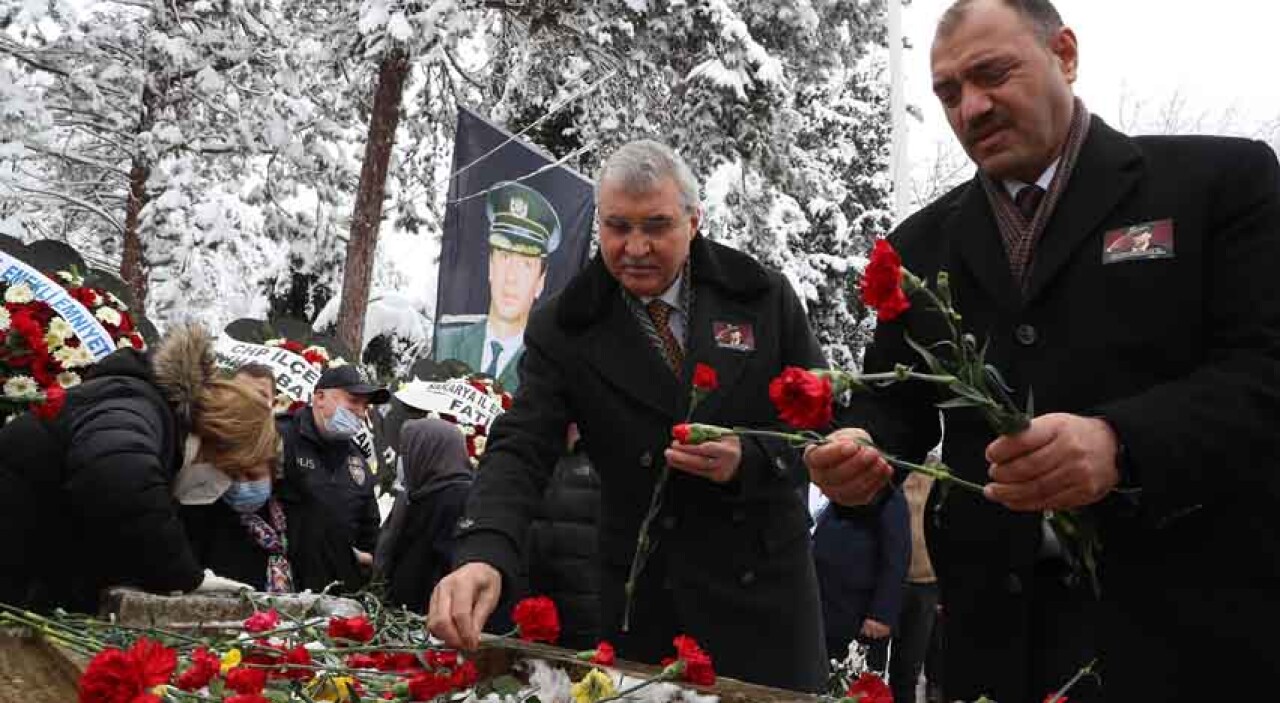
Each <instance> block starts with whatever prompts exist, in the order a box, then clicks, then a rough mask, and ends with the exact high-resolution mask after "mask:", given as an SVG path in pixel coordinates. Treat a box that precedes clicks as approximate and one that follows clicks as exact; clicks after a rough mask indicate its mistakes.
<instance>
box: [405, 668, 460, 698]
mask: <svg viewBox="0 0 1280 703" xmlns="http://www.w3.org/2000/svg"><path fill="white" fill-rule="evenodd" d="M452 690H453V681H452V676H450V675H442V674H437V673H435V672H432V671H424V672H422V673H420V674H417V675H416V676H414V677H413V678H411V679H409V700H412V701H429V700H431V699H433V698H435V697H436V696H441V695H444V694H446V693H448V692H449V691H452Z"/></svg>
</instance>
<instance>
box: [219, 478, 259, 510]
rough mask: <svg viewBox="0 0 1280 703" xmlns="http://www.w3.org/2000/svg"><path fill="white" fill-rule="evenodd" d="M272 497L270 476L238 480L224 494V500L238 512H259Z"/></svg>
mask: <svg viewBox="0 0 1280 703" xmlns="http://www.w3.org/2000/svg"><path fill="white" fill-rule="evenodd" d="M270 497H271V479H269V478H263V479H258V480H257V481H236V482H235V483H232V484H231V485H230V486H229V487H228V488H227V492H226V493H223V494H222V500H223V502H225V503H226V504H227V505H228V506H230V507H231V509H232V510H234V511H236V512H237V513H253V512H257V510H258V508H261V507H262V506H263V505H264V504H265V503H266V502H267V499H268V498H270Z"/></svg>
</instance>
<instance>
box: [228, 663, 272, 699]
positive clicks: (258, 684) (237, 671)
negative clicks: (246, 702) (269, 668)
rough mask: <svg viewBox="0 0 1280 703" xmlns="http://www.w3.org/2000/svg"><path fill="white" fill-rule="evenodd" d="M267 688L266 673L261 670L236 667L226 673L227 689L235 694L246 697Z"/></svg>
mask: <svg viewBox="0 0 1280 703" xmlns="http://www.w3.org/2000/svg"><path fill="white" fill-rule="evenodd" d="M266 686H267V672H266V671H265V670H263V669H248V668H245V667H243V666H237V667H236V668H234V669H232V670H231V671H228V672H227V688H229V689H231V690H232V691H235V692H236V693H243V694H245V695H248V694H250V693H262V689H263V688H266Z"/></svg>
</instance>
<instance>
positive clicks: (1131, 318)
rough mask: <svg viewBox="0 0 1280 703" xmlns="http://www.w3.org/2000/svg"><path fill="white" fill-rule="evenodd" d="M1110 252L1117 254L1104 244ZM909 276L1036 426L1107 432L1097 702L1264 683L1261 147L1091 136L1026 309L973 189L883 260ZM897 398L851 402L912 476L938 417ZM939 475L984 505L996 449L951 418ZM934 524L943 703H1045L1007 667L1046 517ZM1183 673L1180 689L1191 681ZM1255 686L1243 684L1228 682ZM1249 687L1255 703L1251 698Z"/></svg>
mask: <svg viewBox="0 0 1280 703" xmlns="http://www.w3.org/2000/svg"><path fill="white" fill-rule="evenodd" d="M1161 220H1172V227H1173V230H1174V233H1173V238H1174V242H1173V251H1174V255H1173V256H1172V257H1145V258H1144V257H1137V258H1128V257H1124V258H1119V259H1117V258H1116V257H1104V248H1105V243H1106V242H1107V241H1112V240H1114V238H1115V237H1116V236H1118V233H1117V230H1121V229H1122V228H1125V227H1128V226H1130V225H1135V224H1141V223H1147V222H1154V221H1161ZM1108 233H1111V236H1110V237H1108ZM891 239H892V241H893V243H894V244H895V246H896V247H897V248H898V250H899V252H900V253H901V255H902V258H903V261H904V264H905V266H906V267H907V268H909V269H910V270H912V271H914V272H915V273H916V274H918V275H920V276H922V277H924V278H926V279H930V280H931V279H933V277H934V276H935V274H936V273H937V272H938V271H939V270H943V269H945V270H947V271H949V272H950V282H951V287H952V290H953V291H954V296H955V299H956V302H957V306H958V308H959V311H960V313H961V314H962V316H963V326H964V328H965V329H966V330H968V331H970V332H972V333H974V334H975V335H976V336H977V338H978V340H979V341H980V342H981V341H984V340H985V341H988V342H989V344H990V347H989V351H988V360H989V361H990V362H991V363H993V364H994V365H995V366H996V367H997V368H999V369H1000V370H1001V371H1002V373H1003V374H1004V375H1005V377H1006V380H1007V381H1008V383H1009V384H1010V386H1011V387H1012V388H1013V389H1015V392H1016V396H1017V399H1018V401H1019V403H1020V404H1025V401H1026V398H1027V395H1028V393H1032V394H1033V396H1034V408H1035V411H1036V412H1037V414H1045V413H1050V412H1066V413H1074V414H1080V415H1086V416H1100V417H1103V418H1105V419H1106V420H1108V421H1109V422H1110V423H1111V424H1112V425H1113V426H1114V428H1115V430H1116V432H1117V434H1118V436H1119V439H1120V441H1121V443H1122V444H1123V445H1124V448H1125V450H1126V453H1127V455H1128V460H1127V462H1125V463H1126V467H1127V469H1128V471H1127V473H1130V474H1131V475H1132V481H1133V482H1134V483H1135V484H1136V485H1137V486H1138V487H1140V488H1141V492H1140V494H1138V495H1137V496H1136V497H1127V496H1120V495H1116V494H1112V495H1111V496H1109V497H1108V498H1106V499H1105V500H1103V501H1102V502H1101V503H1099V504H1097V505H1095V506H1093V507H1092V508H1090V510H1091V511H1092V512H1093V513H1094V514H1095V516H1096V517H1097V518H1098V519H1099V520H1100V521H1101V530H1102V539H1103V541H1104V550H1105V551H1104V553H1103V564H1102V604H1101V606H1102V607H1101V615H1100V618H1099V621H1098V622H1097V624H1096V628H1097V629H1096V632H1095V633H1094V634H1095V635H1096V637H1097V639H1096V641H1097V644H1098V646H1099V648H1100V651H1101V656H1102V668H1103V672H1104V673H1103V680H1104V687H1105V695H1106V699H1107V700H1109V701H1110V700H1114V701H1133V700H1188V698H1184V697H1180V696H1192V697H1194V696H1195V695H1196V691H1197V690H1198V689H1197V688H1196V686H1198V685H1201V683H1203V681H1202V680H1203V679H1204V677H1202V675H1201V672H1204V671H1225V670H1228V668H1230V669H1232V670H1237V671H1265V670H1274V669H1275V668H1276V666H1277V665H1280V648H1277V647H1276V646H1275V645H1274V643H1273V642H1271V641H1270V638H1271V636H1272V633H1274V632H1275V631H1276V627H1277V626H1278V625H1280V599H1277V598H1276V597H1275V593H1277V592H1280V591H1278V589H1280V521H1278V520H1277V519H1276V513H1277V508H1278V507H1280V471H1278V470H1277V468H1278V462H1280V432H1278V431H1277V428H1278V427H1280V287H1277V286H1276V285H1275V275H1276V272H1277V271H1280V169H1278V167H1277V163H1276V157H1275V155H1274V153H1273V152H1272V151H1271V149H1269V148H1268V147H1267V146H1265V145H1263V144H1261V143H1256V142H1249V141H1244V140H1238V139H1226V138H1210V137H1137V138H1129V137H1126V136H1124V135H1122V134H1120V133H1118V132H1116V131H1114V130H1112V129H1111V128H1109V127H1108V126H1107V125H1105V124H1104V123H1103V122H1102V121H1101V120H1099V119H1097V118H1094V120H1093V122H1092V125H1091V127H1090V130H1089V133H1088V137H1087V139H1086V141H1085V144H1084V147H1083V150H1082V152H1081V154H1080V157H1079V162H1078V164H1077V166H1076V167H1075V171H1074V173H1073V174H1072V175H1071V180H1070V181H1069V183H1068V185H1067V187H1066V191H1065V192H1064V194H1063V196H1062V199H1061V201H1060V202H1059V203H1058V206H1057V208H1056V210H1055V212H1054V213H1053V214H1052V218H1051V220H1050V221H1049V222H1048V226H1047V229H1046V231H1045V232H1044V234H1043V236H1042V238H1041V240H1040V242H1039V244H1038V247H1037V250H1036V253H1035V258H1034V262H1033V266H1032V269H1031V274H1030V281H1029V285H1028V287H1027V290H1026V291H1025V293H1024V292H1022V291H1020V290H1019V287H1018V286H1017V285H1016V284H1015V283H1014V281H1013V278H1012V276H1011V274H1010V272H1009V264H1008V259H1007V257H1006V255H1005V251H1004V248H1003V245H1002V242H1001V239H1000V234H999V232H998V230H997V228H996V224H995V221H994V218H993V215H992V213H991V210H990V206H989V204H988V202H987V199H986V196H985V194H984V192H983V189H982V187H981V185H980V184H979V183H978V182H977V181H976V180H975V181H973V182H970V183H968V184H965V185H963V186H960V187H959V188H956V189H955V190H953V191H951V192H950V193H948V194H947V195H945V196H943V197H942V198H940V199H939V200H938V201H936V202H934V203H933V204H932V205H930V206H928V207H926V208H925V209H923V210H922V211H920V212H919V213H917V214H916V215H914V216H913V217H911V218H909V219H908V220H907V221H906V222H904V223H903V224H902V225H901V226H900V227H899V228H898V229H897V231H896V232H894V234H893V235H892V237H891ZM937 324H938V323H937V318H936V316H935V315H934V314H933V313H931V312H929V311H927V310H926V309H925V306H924V305H923V303H922V302H920V301H918V300H917V302H916V304H915V305H914V307H913V308H912V309H911V310H910V311H909V312H907V313H906V314H905V315H904V316H902V317H901V318H899V319H898V320H896V321H894V322H891V323H885V324H881V325H880V326H879V329H878V330H877V332H876V337H875V342H874V344H873V345H872V346H871V347H870V348H869V349H868V351H867V355H866V370H867V371H883V370H888V369H890V368H892V367H893V365H894V364H895V363H908V364H918V363H919V359H918V357H917V356H916V355H915V354H914V353H913V352H912V351H911V350H910V349H909V348H908V347H907V345H906V344H905V343H904V332H909V333H910V335H911V337H912V338H914V339H916V340H920V341H924V342H928V341H930V340H934V339H938V338H939V337H940V336H941V330H940V329H939V328H938V326H937ZM933 392H934V391H933V389H932V388H929V387H925V386H923V385H913V384H902V385H898V386H895V387H893V388H891V389H888V390H886V391H883V392H877V393H875V394H871V395H868V396H865V397H862V398H859V399H858V405H857V406H855V408H854V414H855V415H857V416H859V417H858V419H857V420H856V421H857V422H859V423H860V424H862V425H864V426H866V427H867V428H868V429H869V430H870V431H871V433H872V435H873V436H874V437H875V439H876V441H877V442H878V443H880V444H882V445H883V446H885V447H886V448H887V449H888V450H889V451H892V452H894V453H896V454H898V455H900V456H903V457H907V458H914V459H922V458H923V457H924V456H925V454H926V452H927V451H928V450H929V449H930V448H932V447H933V446H934V445H935V444H936V442H937V441H938V439H939V429H940V428H939V422H938V413H937V411H936V410H935V408H934V406H933V404H934V403H935V402H936V401H938V400H940V398H939V397H938V396H936V395H934V394H933ZM945 422H946V436H945V441H944V444H943V450H942V456H943V459H944V461H946V462H947V463H948V465H950V466H951V467H952V468H953V469H955V470H956V471H957V472H958V473H959V474H960V475H961V476H963V477H965V478H968V479H969V480H971V481H977V482H986V481H987V469H988V466H987V462H986V461H985V459H984V455H983V452H984V449H985V447H986V446H987V444H988V443H989V442H990V441H992V440H993V439H994V436H993V434H992V431H991V430H990V429H988V428H987V426H986V425H985V423H984V422H983V420H982V418H981V417H979V416H978V414H977V413H975V412H973V411H969V410H961V411H955V410H949V411H947V412H946V413H945ZM929 514H930V516H931V517H930V519H928V520H926V527H927V533H928V539H929V549H930V553H931V555H932V558H933V564H934V568H935V569H936V570H937V573H938V578H939V581H940V585H941V591H942V599H943V603H944V608H945V609H946V613H947V637H948V640H949V642H951V643H954V644H955V646H952V647H949V648H948V652H947V657H948V659H947V685H948V688H949V691H948V696H949V697H964V698H965V699H966V700H967V699H969V698H971V697H976V695H977V694H978V693H981V692H985V693H988V694H989V695H992V697H994V698H995V699H997V700H1000V701H1028V700H1033V699H1034V700H1037V701H1038V700H1041V699H1042V698H1043V695H1044V693H1045V691H1029V690H1026V689H1027V679H1026V671H1025V668H1023V667H1020V666H1018V665H1016V664H1011V662H1017V661H1020V660H1021V659H1020V657H1023V656H1024V655H1025V653H1026V649H1027V647H1028V644H1029V642H1030V639H1029V638H1030V637H1031V633H1030V628H1031V622H1032V620H1033V614H1034V611H1035V608H1036V603H1037V594H1036V593H1035V592H1034V589H1033V588H1032V585H1033V583H1034V582H1033V579H1032V569H1033V567H1034V564H1035V561H1036V557H1037V550H1038V548H1039V543H1040V528H1039V522H1040V516H1039V514H1028V513H1013V512H1010V511H1007V510H1005V509H1003V508H1001V507H999V506H998V505H996V504H993V503H988V502H986V501H984V500H983V499H982V498H980V497H977V496H974V495H971V494H967V493H966V492H963V491H958V490H953V491H951V492H950V493H949V495H948V497H947V498H946V500H945V502H943V503H941V504H940V505H939V492H938V490H937V489H936V488H935V490H934V494H933V496H932V498H931V507H930V513H929ZM1191 663H1194V664H1195V665H1194V666H1191V665H1190V664H1191ZM1245 678H1247V677H1241V680H1242V681H1243V680H1244V679H1245ZM1256 683H1257V685H1262V682H1260V681H1259V682H1256Z"/></svg>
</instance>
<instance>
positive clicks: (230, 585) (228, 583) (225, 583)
mask: <svg viewBox="0 0 1280 703" xmlns="http://www.w3.org/2000/svg"><path fill="white" fill-rule="evenodd" d="M252 590H253V586H250V585H249V584H247V583H240V582H239V581H233V580H231V579H229V578H223V577H221V576H219V575H217V574H215V573H213V571H212V570H210V569H205V570H204V580H203V581H201V582H200V585H199V586H196V590H194V591H192V593H235V592H238V591H252Z"/></svg>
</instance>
